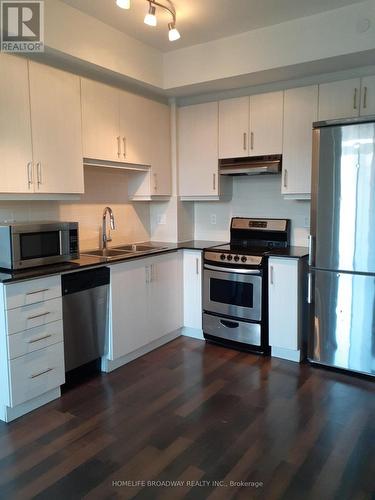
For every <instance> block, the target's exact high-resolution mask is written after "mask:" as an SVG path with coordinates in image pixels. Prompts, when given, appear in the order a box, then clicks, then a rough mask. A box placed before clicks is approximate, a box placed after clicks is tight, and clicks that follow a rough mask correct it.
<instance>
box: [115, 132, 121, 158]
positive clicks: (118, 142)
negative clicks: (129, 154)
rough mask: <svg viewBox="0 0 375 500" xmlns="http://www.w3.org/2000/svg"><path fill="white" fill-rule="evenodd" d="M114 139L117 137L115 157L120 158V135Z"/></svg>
mask: <svg viewBox="0 0 375 500" xmlns="http://www.w3.org/2000/svg"><path fill="white" fill-rule="evenodd" d="M116 139H117V158H120V155H121V144H120V136H119V135H118V136H117V137H116Z"/></svg>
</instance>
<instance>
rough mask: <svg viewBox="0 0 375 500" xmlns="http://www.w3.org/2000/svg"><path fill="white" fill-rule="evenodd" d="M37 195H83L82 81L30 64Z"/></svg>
mask: <svg viewBox="0 0 375 500" xmlns="http://www.w3.org/2000/svg"><path fill="white" fill-rule="evenodd" d="M29 76H30V100H31V127H32V144H33V157H34V165H35V170H36V172H35V174H36V178H35V181H34V182H35V192H38V193H83V192H84V183H83V162H82V135H81V109H80V83H79V77H78V76H76V75H73V74H71V73H67V72H64V71H60V70H57V69H55V68H51V67H49V66H45V65H42V64H37V63H34V62H32V61H30V63H29Z"/></svg>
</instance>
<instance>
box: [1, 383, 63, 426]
mask: <svg viewBox="0 0 375 500" xmlns="http://www.w3.org/2000/svg"><path fill="white" fill-rule="evenodd" d="M60 396H61V390H60V387H57V388H56V389H52V391H48V392H46V393H45V394H42V395H41V396H38V397H37V398H34V399H31V400H30V401H26V402H25V403H22V404H20V405H18V406H15V407H14V408H10V407H9V406H2V407H1V408H0V420H3V421H4V422H11V421H12V420H15V419H16V418H19V417H22V416H23V415H26V413H29V412H31V411H33V410H36V409H37V408H40V407H41V406H43V405H45V404H47V403H50V402H51V401H53V400H54V399H58V398H59V397H60Z"/></svg>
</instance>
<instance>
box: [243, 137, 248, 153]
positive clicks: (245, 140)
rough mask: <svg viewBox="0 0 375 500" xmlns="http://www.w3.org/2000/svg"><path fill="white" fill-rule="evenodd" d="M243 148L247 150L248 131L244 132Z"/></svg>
mask: <svg viewBox="0 0 375 500" xmlns="http://www.w3.org/2000/svg"><path fill="white" fill-rule="evenodd" d="M243 149H244V151H246V149H247V133H246V132H244V133H243Z"/></svg>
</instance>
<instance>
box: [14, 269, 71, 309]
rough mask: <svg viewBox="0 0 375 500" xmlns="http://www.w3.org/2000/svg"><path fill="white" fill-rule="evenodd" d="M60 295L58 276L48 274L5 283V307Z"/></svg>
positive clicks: (59, 279) (34, 302)
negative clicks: (42, 276) (27, 279)
mask: <svg viewBox="0 0 375 500" xmlns="http://www.w3.org/2000/svg"><path fill="white" fill-rule="evenodd" d="M60 296H61V278H60V276H49V277H48V278H42V279H37V280H29V281H22V282H20V283H14V284H10V285H6V289H5V309H15V308H16V307H22V306H27V305H29V304H36V303H37V302H43V301H44V300H50V299H54V298H56V297H60Z"/></svg>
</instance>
